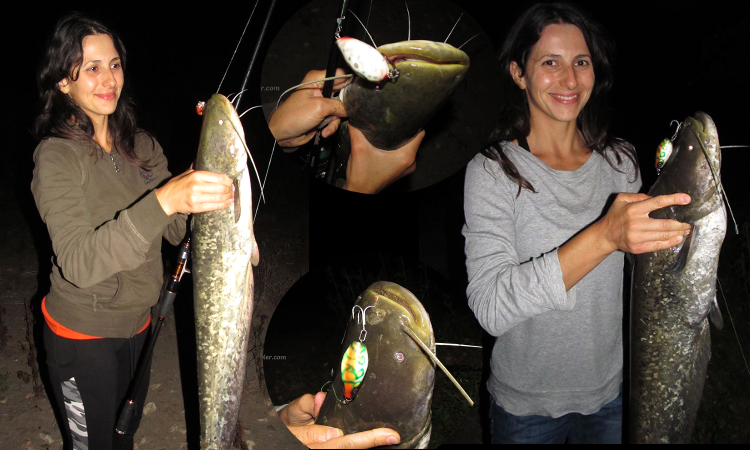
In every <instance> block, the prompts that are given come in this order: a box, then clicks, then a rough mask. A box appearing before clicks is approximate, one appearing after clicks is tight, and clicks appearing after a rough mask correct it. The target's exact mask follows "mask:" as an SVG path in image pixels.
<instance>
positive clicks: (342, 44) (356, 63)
mask: <svg viewBox="0 0 750 450" xmlns="http://www.w3.org/2000/svg"><path fill="white" fill-rule="evenodd" d="M336 45H338V47H339V50H340V51H341V54H342V55H343V56H344V59H345V60H346V63H347V64H348V65H349V67H351V68H352V70H353V71H354V73H356V74H357V75H359V76H360V77H362V78H364V79H366V80H367V81H372V82H373V83H382V82H383V81H386V80H387V79H388V78H390V77H389V73H390V71H391V70H390V68H389V67H388V61H387V60H386V59H385V56H383V54H382V53H380V52H379V51H378V49H376V48H375V47H373V46H371V45H369V44H366V43H364V42H362V41H360V40H358V39H354V38H350V37H346V36H344V37H340V38H339V39H338V40H336Z"/></svg>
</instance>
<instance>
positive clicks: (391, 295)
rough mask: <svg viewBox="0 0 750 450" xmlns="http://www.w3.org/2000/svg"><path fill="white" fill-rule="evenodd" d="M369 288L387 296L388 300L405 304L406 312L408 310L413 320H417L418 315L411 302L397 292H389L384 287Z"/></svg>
mask: <svg viewBox="0 0 750 450" xmlns="http://www.w3.org/2000/svg"><path fill="white" fill-rule="evenodd" d="M368 290H370V291H372V292H374V293H376V294H378V295H381V296H383V297H385V298H387V299H388V300H392V301H394V302H396V303H398V304H399V305H401V306H403V307H404V309H405V310H406V312H408V313H409V315H410V316H411V318H412V320H414V321H416V320H417V315H416V313H415V312H414V310H413V309H412V308H411V306H409V303H408V302H406V301H405V300H404V299H402V298H401V297H399V296H398V295H396V294H394V293H392V292H388V291H384V290H382V289H378V288H370V289H368Z"/></svg>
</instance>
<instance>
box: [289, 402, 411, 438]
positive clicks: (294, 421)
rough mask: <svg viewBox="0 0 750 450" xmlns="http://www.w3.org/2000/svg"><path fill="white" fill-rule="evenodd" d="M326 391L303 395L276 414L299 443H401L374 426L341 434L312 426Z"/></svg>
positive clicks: (389, 431) (327, 428) (382, 429)
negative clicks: (357, 431) (370, 428)
mask: <svg viewBox="0 0 750 450" xmlns="http://www.w3.org/2000/svg"><path fill="white" fill-rule="evenodd" d="M325 397H326V394H325V393H323V392H318V393H317V394H315V396H314V397H313V396H312V395H311V394H305V395H303V396H302V397H300V398H298V399H296V400H294V401H292V402H291V403H289V405H287V406H286V407H285V408H284V409H282V410H281V411H280V412H279V417H280V418H281V420H282V421H283V422H284V424H285V425H286V426H287V427H288V428H289V431H291V432H292V434H294V435H295V436H296V437H297V439H299V440H300V441H301V442H302V443H303V444H305V445H306V446H308V447H310V448H372V447H377V446H381V445H392V444H398V443H399V442H401V438H400V436H399V435H398V433H397V432H395V431H393V430H390V429H387V428H377V429H374V430H369V431H364V432H361V433H354V434H348V435H343V431H341V430H340V429H338V428H332V427H327V426H325V425H315V419H316V418H317V417H318V413H319V412H320V408H321V406H323V401H324V400H325Z"/></svg>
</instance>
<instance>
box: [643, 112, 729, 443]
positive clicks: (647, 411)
mask: <svg viewBox="0 0 750 450" xmlns="http://www.w3.org/2000/svg"><path fill="white" fill-rule="evenodd" d="M702 145H703V146H705V149H706V150H707V153H708V155H709V158H708V159H707V158H706V156H705V154H704V152H703V150H702V148H701V146H702ZM709 162H710V163H711V164H712V166H713V168H714V171H715V175H716V177H717V178H718V177H719V176H720V173H719V169H720V166H721V150H720V148H719V138H718V134H717V131H716V126H715V125H714V123H713V121H712V120H711V118H710V117H709V116H708V115H706V114H705V113H700V112H698V113H696V115H695V118H692V117H689V118H687V119H686V120H685V122H683V124H682V127H681V128H680V131H679V134H678V136H677V138H676V139H675V141H674V150H673V153H672V155H671V156H670V158H669V160H667V163H666V165H665V167H664V169H663V171H662V174H661V175H660V176H659V178H658V179H657V181H656V183H655V184H654V186H653V187H652V188H651V190H650V191H649V193H648V194H649V195H650V196H656V195H662V194H672V193H676V192H686V193H688V194H690V196H691V197H692V202H691V203H690V204H689V205H685V206H674V207H671V208H664V209H661V210H658V211H655V212H653V213H652V214H651V217H654V218H670V219H674V220H678V221H680V222H684V223H690V224H691V225H693V226H694V228H693V230H692V232H691V234H690V235H688V236H686V239H685V241H684V243H683V244H682V245H680V246H677V247H675V248H673V249H668V250H662V251H659V252H654V253H645V254H642V255H637V256H636V264H635V268H634V272H633V289H632V299H631V332H630V333H631V334H630V353H631V367H630V377H631V388H630V442H634V443H685V442H689V441H690V438H691V435H692V432H693V427H694V425H695V418H696V415H697V412H698V406H699V405H700V400H701V396H702V393H703V386H704V382H705V379H706V370H707V367H708V360H709V358H710V357H711V338H710V332H709V324H708V315H709V312H711V310H712V308H715V309H716V310H715V311H714V313H715V314H717V315H718V306H717V305H716V272H717V267H718V262H719V251H720V249H721V244H722V242H723V240H724V235H725V233H726V212H725V208H724V203H723V202H722V198H721V195H720V190H719V188H718V187H717V184H716V182H715V181H714V175H713V174H712V173H711V168H710V167H709ZM688 247H689V248H688ZM685 252H686V253H685ZM680 253H683V254H682V255H680ZM679 258H685V264H684V266H683V267H682V268H679V267H678V266H673V264H674V262H675V261H676V260H678V259H679ZM714 313H712V314H714Z"/></svg>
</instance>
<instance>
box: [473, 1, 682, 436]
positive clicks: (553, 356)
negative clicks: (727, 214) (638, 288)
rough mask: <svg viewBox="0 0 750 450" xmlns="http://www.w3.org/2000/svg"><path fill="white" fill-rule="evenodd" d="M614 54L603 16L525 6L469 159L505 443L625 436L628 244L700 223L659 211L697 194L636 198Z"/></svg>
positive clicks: (677, 236) (657, 245) (479, 277)
mask: <svg viewBox="0 0 750 450" xmlns="http://www.w3.org/2000/svg"><path fill="white" fill-rule="evenodd" d="M611 49H612V45H611V43H610V41H609V39H608V38H607V36H606V34H605V33H604V30H603V29H602V27H601V26H600V25H599V24H597V23H596V22H595V21H594V20H593V19H592V18H590V17H589V16H588V15H587V14H585V13H584V12H583V11H581V10H580V9H578V8H577V7H575V6H572V5H570V4H567V3H554V4H537V5H534V6H532V7H531V8H529V9H528V10H527V11H526V12H524V13H523V14H522V15H521V17H519V18H518V20H517V21H516V23H515V24H514V26H513V27H512V28H511V30H510V32H509V34H508V37H507V38H506V41H505V43H504V45H503V47H502V50H501V52H500V64H501V77H500V80H499V81H500V84H501V85H502V87H503V89H504V91H505V92H504V94H505V95H504V97H505V102H504V104H503V105H502V107H501V108H502V110H501V113H500V115H499V118H498V120H499V123H498V126H497V128H496V131H495V133H494V139H496V140H493V142H491V143H490V144H489V145H488V146H487V147H486V148H485V149H484V150H483V151H482V154H481V155H478V156H477V157H475V158H474V159H473V160H472V161H471V162H470V163H469V165H468V166H467V169H466V184H465V188H464V212H465V217H466V225H465V226H464V228H463V234H464V236H465V237H466V247H465V249H466V266H467V272H468V276H469V285H468V287H467V295H468V298H469V305H470V306H471V308H472V310H473V311H474V314H475V315H476V317H477V319H478V320H479V322H480V324H481V325H482V327H483V328H484V329H485V330H487V332H488V333H490V334H491V335H493V336H495V337H496V341H495V345H494V347H493V350H492V359H491V375H490V378H489V381H488V384H487V389H488V391H489V392H490V394H491V396H490V399H491V409H490V415H491V422H492V430H491V431H492V441H493V443H522V442H524V443H542V442H549V443H552V442H559V443H562V442H565V441H566V440H567V441H568V442H570V443H574V442H575V443H595V442H596V443H605V442H608V443H614V442H620V438H621V428H622V425H621V423H622V390H621V382H622V377H623V374H622V367H623V354H622V352H623V349H622V310H623V308H622V294H623V277H622V274H623V264H624V257H623V253H622V251H629V252H632V253H643V252H648V251H654V250H659V249H664V248H669V247H672V246H674V245H676V244H677V243H679V242H680V241H681V239H682V236H683V235H684V234H685V232H686V230H688V229H689V226H688V225H685V224H681V223H679V222H676V221H671V220H669V221H667V220H663V221H660V220H655V219H650V218H649V217H648V213H649V212H650V211H653V210H656V209H659V208H662V207H664V206H670V205H674V204H685V203H687V202H689V199H686V197H687V196H684V195H681V194H674V195H669V196H659V197H654V198H652V199H649V198H648V197H647V196H645V195H643V194H635V193H636V192H637V191H638V189H639V188H640V185H641V180H640V177H639V176H638V165H637V162H636V157H635V151H634V149H633V147H632V146H631V145H630V144H628V143H627V142H625V141H623V140H621V139H618V138H615V137H613V136H612V135H611V134H610V133H609V131H608V124H609V123H608V120H607V115H606V111H607V108H606V98H607V93H608V92H609V90H610V88H611V84H612V81H611V80H612V73H611V68H610V64H611V53H612V52H611ZM617 193H620V194H619V195H617V197H616V198H615V200H614V203H612V204H611V206H608V205H609V204H610V201H611V198H612V197H613V195H614V194H617ZM602 211H606V213H605V214H602ZM618 250H621V251H618Z"/></svg>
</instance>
